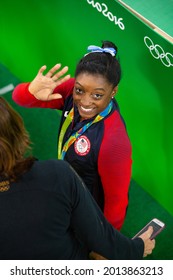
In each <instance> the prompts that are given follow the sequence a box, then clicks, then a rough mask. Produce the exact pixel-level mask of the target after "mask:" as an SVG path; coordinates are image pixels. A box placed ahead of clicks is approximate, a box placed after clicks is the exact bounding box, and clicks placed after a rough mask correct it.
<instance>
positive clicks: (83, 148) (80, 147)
mask: <svg viewBox="0 0 173 280" xmlns="http://www.w3.org/2000/svg"><path fill="white" fill-rule="evenodd" d="M90 147H91V144H90V141H89V139H88V138H87V137H86V136H83V135H82V136H80V137H79V138H78V139H77V140H76V141H75V145H74V149H75V152H76V153H77V154H78V155H80V156H85V155H87V154H88V153H89V151H90Z"/></svg>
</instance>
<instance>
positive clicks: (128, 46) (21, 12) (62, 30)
mask: <svg viewBox="0 0 173 280" xmlns="http://www.w3.org/2000/svg"><path fill="white" fill-rule="evenodd" d="M0 28H1V44H0V63H2V64H3V65H5V66H6V67H7V68H8V69H9V70H10V71H11V72H12V73H13V74H14V75H15V76H16V77H18V78H19V80H21V81H30V80H31V79H32V78H33V77H34V76H35V75H36V73H37V71H38V69H39V68H40V67H41V66H42V65H44V64H46V65H47V66H48V67H51V66H53V65H54V64H55V63H57V62H61V63H62V64H63V65H68V66H69V67H70V70H69V72H70V73H71V74H72V75H73V73H74V69H75V65H76V63H77V62H78V60H79V58H80V57H81V56H82V55H83V54H85V53H86V47H87V46H88V45H90V44H95V45H100V44H101V41H102V40H112V41H113V42H115V43H116V44H117V46H118V47H119V58H120V62H121V65H122V69H123V76H122V80H121V82H120V85H119V92H118V95H117V99H118V101H119V104H120V107H121V111H122V114H123V116H124V118H125V120H126V124H127V128H128V132H129V135H130V138H131V142H132V145H133V178H134V179H135V181H136V182H137V183H138V184H139V185H141V186H142V188H144V190H146V191H147V192H148V193H150V194H151V195H152V196H153V197H154V198H155V199H156V200H157V201H158V202H159V203H160V204H161V205H162V206H164V207H165V208H166V209H167V210H168V211H169V212H170V213H171V214H172V215H173V203H172V196H173V190H172V186H173V172H172V170H173V161H172V158H173V148H172V144H173V129H172V126H173V125H172V124H173V110H172V105H173V95H172V93H173V83H172V77H173V45H172V44H171V43H170V42H168V41H167V40H166V39H164V38H162V37H161V36H160V35H159V34H157V33H156V32H155V31H154V30H152V29H151V28H150V27H148V26H147V25H145V24H144V23H143V22H142V21H141V20H140V19H138V18H136V17H135V16H134V15H133V14H131V13H130V12H129V11H128V10H126V9H125V8H124V7H123V6H121V5H120V4H119V3H118V2H117V1H113V0H105V1H104V2H103V1H95V0H76V1H71V0H66V1H58V0H56V1H55V0H50V1H45V0H42V1H32V0H30V1H29V2H23V3H22V2H20V1H18V0H17V1H8V2H3V3H1V4H0ZM145 37H147V38H148V39H146V44H147V45H148V47H147V46H146V45H145V43H144V38H145ZM151 41H152V42H153V49H152V50H151V48H150V47H151V45H152V43H151ZM149 48H150V49H149ZM150 51H151V52H150ZM151 53H152V54H153V55H154V56H155V57H154V56H153V55H152V54H151ZM166 65H167V66H166Z"/></svg>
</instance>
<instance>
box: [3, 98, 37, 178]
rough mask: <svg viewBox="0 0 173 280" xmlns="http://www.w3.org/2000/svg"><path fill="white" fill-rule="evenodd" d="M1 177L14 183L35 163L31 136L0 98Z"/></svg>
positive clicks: (18, 116)
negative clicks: (27, 153)
mask: <svg viewBox="0 0 173 280" xmlns="http://www.w3.org/2000/svg"><path fill="white" fill-rule="evenodd" d="M0 116H1V117H0V177H1V178H8V180H11V181H14V180H16V179H17V178H18V177H19V176H20V175H21V174H23V173H24V172H25V171H27V170H28V169H29V168H30V167H31V165H32V164H33V162H34V160H35V159H34V158H33V157H32V156H28V157H27V158H25V156H26V152H27V151H29V150H31V148H30V139H29V135H28V133H27V131H26V129H25V127H24V123H23V120H22V118H21V116H20V115H19V114H18V113H17V112H16V111H15V110H14V109H13V108H12V107H11V106H10V105H9V104H8V102H7V101H6V100H5V99H3V98H2V97H0Z"/></svg>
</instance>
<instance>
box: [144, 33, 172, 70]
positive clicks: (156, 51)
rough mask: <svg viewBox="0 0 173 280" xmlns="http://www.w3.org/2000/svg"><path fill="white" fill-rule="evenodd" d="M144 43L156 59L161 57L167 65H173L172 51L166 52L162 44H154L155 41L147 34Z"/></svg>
mask: <svg viewBox="0 0 173 280" xmlns="http://www.w3.org/2000/svg"><path fill="white" fill-rule="evenodd" d="M144 43H145V45H146V46H147V48H148V49H149V51H150V53H151V55H152V56H153V57H154V58H155V59H160V60H161V62H162V63H163V65H165V66H166V67H170V66H173V55H172V54H171V53H169V52H167V53H165V51H164V50H163V49H162V47H161V46H159V45H158V44H156V45H154V43H153V41H152V40H151V39H150V38H149V37H147V36H145V37H144Z"/></svg>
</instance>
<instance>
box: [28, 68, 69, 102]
mask: <svg viewBox="0 0 173 280" xmlns="http://www.w3.org/2000/svg"><path fill="white" fill-rule="evenodd" d="M60 68H61V64H60V63H59V64H56V65H55V66H54V67H52V68H51V69H50V70H49V71H48V72H47V73H46V74H45V75H43V72H44V71H45V70H46V65H44V66H42V67H41V68H40V70H39V71H38V74H37V76H36V77H35V78H34V80H33V81H32V82H31V83H30V85H29V91H30V93H31V94H33V95H34V96H35V98H37V99H38V100H42V101H50V100H54V99H58V98H61V97H62V96H61V95H60V94H58V93H54V94H53V90H54V89H55V88H56V87H57V86H58V85H60V84H62V83H63V82H65V81H67V80H68V79H69V78H70V75H65V76H64V74H66V73H67V71H68V67H67V66H65V67H63V68H62V69H61V70H60Z"/></svg>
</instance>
